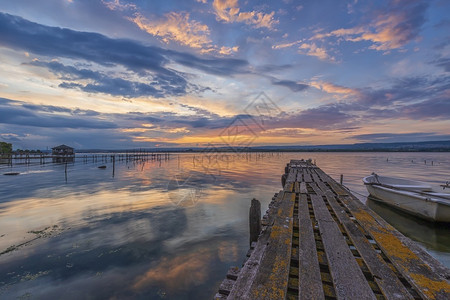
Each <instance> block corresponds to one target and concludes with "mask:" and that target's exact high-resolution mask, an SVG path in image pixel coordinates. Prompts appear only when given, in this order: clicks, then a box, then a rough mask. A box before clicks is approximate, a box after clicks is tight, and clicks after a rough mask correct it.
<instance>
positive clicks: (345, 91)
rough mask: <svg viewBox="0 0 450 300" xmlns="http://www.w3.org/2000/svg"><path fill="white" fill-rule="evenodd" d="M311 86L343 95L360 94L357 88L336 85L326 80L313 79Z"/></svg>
mask: <svg viewBox="0 0 450 300" xmlns="http://www.w3.org/2000/svg"><path fill="white" fill-rule="evenodd" d="M310 84H311V86H313V87H315V88H317V89H320V90H322V91H324V92H327V93H329V94H342V95H354V96H357V95H359V94H360V93H359V91H358V90H356V89H351V88H348V87H345V86H340V85H336V84H333V83H330V82H324V81H313V82H311V83H310Z"/></svg>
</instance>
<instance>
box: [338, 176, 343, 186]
mask: <svg viewBox="0 0 450 300" xmlns="http://www.w3.org/2000/svg"><path fill="white" fill-rule="evenodd" d="M343 182H344V174H341V179H340V180H339V183H340V184H341V185H342V183H343Z"/></svg>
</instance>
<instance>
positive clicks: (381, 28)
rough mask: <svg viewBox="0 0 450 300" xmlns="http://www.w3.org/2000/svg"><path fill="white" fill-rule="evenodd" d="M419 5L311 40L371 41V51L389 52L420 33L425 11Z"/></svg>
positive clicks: (381, 15)
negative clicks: (329, 38)
mask: <svg viewBox="0 0 450 300" xmlns="http://www.w3.org/2000/svg"><path fill="white" fill-rule="evenodd" d="M424 9H425V8H423V7H419V6H418V5H416V6H415V5H410V6H404V7H403V6H402V7H401V8H398V7H397V8H396V9H392V11H389V12H380V13H378V15H377V17H376V18H375V19H374V21H372V22H370V23H369V24H368V25H364V26H356V27H353V28H341V29H337V30H334V31H331V32H329V33H318V34H316V35H314V36H313V37H312V38H311V40H318V39H323V38H328V37H333V36H334V37H339V38H343V39H344V40H345V41H350V42H359V41H369V42H372V43H373V45H372V46H370V47H369V48H370V49H374V50H378V51H389V50H394V49H399V48H401V47H402V46H404V45H406V44H407V43H408V42H410V41H411V40H412V39H413V38H415V37H416V36H417V34H418V32H419V29H420V26H421V22H423V10H424Z"/></svg>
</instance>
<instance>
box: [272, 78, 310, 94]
mask: <svg viewBox="0 0 450 300" xmlns="http://www.w3.org/2000/svg"><path fill="white" fill-rule="evenodd" d="M272 84H274V85H280V86H284V87H287V88H288V89H290V90H291V91H293V92H301V91H303V90H306V89H307V88H309V85H307V84H304V83H298V82H295V81H292V80H272Z"/></svg>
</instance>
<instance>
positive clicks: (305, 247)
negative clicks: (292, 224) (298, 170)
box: [298, 182, 325, 299]
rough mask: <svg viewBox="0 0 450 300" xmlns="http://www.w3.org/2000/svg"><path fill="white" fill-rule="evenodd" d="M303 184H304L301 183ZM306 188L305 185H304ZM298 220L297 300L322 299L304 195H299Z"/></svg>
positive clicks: (316, 259)
mask: <svg viewBox="0 0 450 300" xmlns="http://www.w3.org/2000/svg"><path fill="white" fill-rule="evenodd" d="M303 183H304V182H303ZM305 186H306V185H305ZM298 218H299V231H300V235H299V299H324V298H325V296H324V294H323V288H322V279H321V277H320V268H319V260H318V258H317V250H316V242H315V240H314V232H313V227H312V224H311V219H310V217H309V209H308V201H307V196H306V194H300V197H299V203H298Z"/></svg>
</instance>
